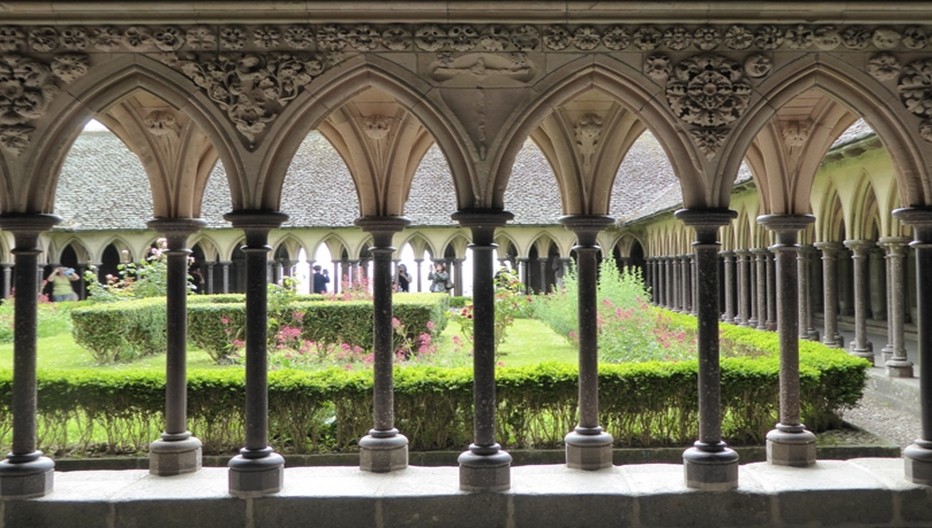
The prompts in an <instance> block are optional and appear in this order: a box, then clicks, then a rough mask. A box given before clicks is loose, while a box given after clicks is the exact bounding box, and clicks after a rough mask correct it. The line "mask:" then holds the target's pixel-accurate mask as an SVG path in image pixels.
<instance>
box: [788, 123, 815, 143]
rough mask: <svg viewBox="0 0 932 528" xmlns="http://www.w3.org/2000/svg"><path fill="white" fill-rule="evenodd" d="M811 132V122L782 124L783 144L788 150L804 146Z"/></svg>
mask: <svg viewBox="0 0 932 528" xmlns="http://www.w3.org/2000/svg"><path fill="white" fill-rule="evenodd" d="M811 132H812V121H809V120H806V121H787V122H785V123H783V142H784V144H786V146H787V147H789V148H800V147H804V146H806V141H808V140H809V134H810V133H811Z"/></svg>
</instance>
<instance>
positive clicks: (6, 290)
mask: <svg viewBox="0 0 932 528" xmlns="http://www.w3.org/2000/svg"><path fill="white" fill-rule="evenodd" d="M0 266H2V267H3V298H4V299H6V298H8V297H9V296H10V284H11V282H12V278H13V266H12V265H11V264H0Z"/></svg>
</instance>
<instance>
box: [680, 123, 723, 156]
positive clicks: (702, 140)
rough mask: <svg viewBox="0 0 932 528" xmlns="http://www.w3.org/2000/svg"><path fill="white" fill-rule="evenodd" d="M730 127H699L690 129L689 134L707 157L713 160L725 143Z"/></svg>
mask: <svg viewBox="0 0 932 528" xmlns="http://www.w3.org/2000/svg"><path fill="white" fill-rule="evenodd" d="M728 132H729V129H728V128H727V127H708V128H697V129H694V130H690V131H689V136H690V137H691V138H692V140H693V142H694V143H695V144H696V146H697V147H698V148H699V152H702V153H703V154H704V155H705V157H706V159H708V160H711V159H712V158H714V157H715V155H716V154H718V151H719V150H720V149H721V148H722V145H723V144H725V139H726V138H727V137H728Z"/></svg>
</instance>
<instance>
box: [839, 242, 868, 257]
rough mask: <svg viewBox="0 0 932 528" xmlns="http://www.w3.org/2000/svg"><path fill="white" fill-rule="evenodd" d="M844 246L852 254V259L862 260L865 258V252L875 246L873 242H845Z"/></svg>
mask: <svg viewBox="0 0 932 528" xmlns="http://www.w3.org/2000/svg"><path fill="white" fill-rule="evenodd" d="M844 245H845V247H846V248H848V249H850V250H851V251H852V252H853V253H854V257H856V258H862V257H865V256H867V250H868V249H870V248H871V247H874V245H875V244H874V241H873V240H845V241H844Z"/></svg>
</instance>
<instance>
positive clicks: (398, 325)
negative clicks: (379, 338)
mask: <svg viewBox="0 0 932 528" xmlns="http://www.w3.org/2000/svg"><path fill="white" fill-rule="evenodd" d="M392 328H395V329H398V328H401V321H399V320H398V318H397V317H392Z"/></svg>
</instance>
